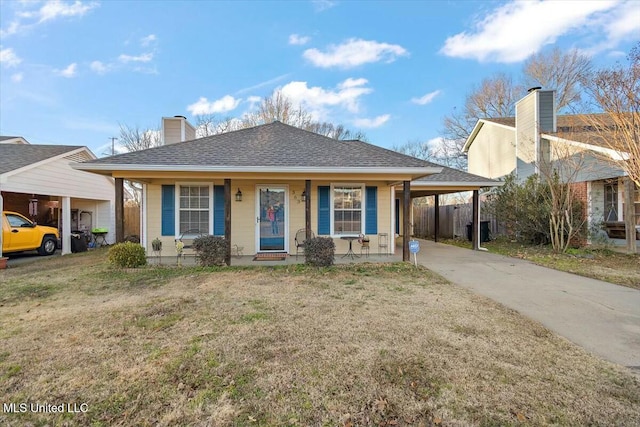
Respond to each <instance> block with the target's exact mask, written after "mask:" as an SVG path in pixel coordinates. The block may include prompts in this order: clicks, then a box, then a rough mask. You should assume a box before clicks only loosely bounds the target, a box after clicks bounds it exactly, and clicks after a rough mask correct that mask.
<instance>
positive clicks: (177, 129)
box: [163, 119, 182, 144]
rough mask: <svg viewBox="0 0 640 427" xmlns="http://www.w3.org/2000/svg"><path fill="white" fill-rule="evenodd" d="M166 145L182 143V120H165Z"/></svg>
mask: <svg viewBox="0 0 640 427" xmlns="http://www.w3.org/2000/svg"><path fill="white" fill-rule="evenodd" d="M163 127H164V143H165V144H175V143H176V142H180V141H182V130H181V126H180V120H174V119H164V120H163Z"/></svg>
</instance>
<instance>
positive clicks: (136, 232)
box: [124, 205, 140, 237]
mask: <svg viewBox="0 0 640 427" xmlns="http://www.w3.org/2000/svg"><path fill="white" fill-rule="evenodd" d="M124 236H125V237H127V236H138V237H140V207H139V206H137V205H125V207H124Z"/></svg>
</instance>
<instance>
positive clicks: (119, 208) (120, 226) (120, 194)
mask: <svg viewBox="0 0 640 427" xmlns="http://www.w3.org/2000/svg"><path fill="white" fill-rule="evenodd" d="M63 230H64V228H63ZM120 242H124V179H122V178H116V243H120ZM63 247H64V246H63Z"/></svg>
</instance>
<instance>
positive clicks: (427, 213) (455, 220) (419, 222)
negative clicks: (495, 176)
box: [413, 202, 502, 239]
mask: <svg viewBox="0 0 640 427" xmlns="http://www.w3.org/2000/svg"><path fill="white" fill-rule="evenodd" d="M483 205H484V203H483V202H480V221H489V233H490V236H497V235H499V234H501V233H502V227H501V226H500V225H499V224H498V221H497V220H496V218H495V217H493V216H492V215H489V214H488V213H486V212H483V211H484V209H483V207H484V206H483ZM434 213H435V207H434V206H424V205H423V206H414V207H413V234H414V235H415V236H416V237H422V238H432V237H433V236H434V233H435V221H434V219H435V215H434ZM472 216H473V205H472V204H471V203H464V204H457V205H446V206H440V218H439V222H440V227H439V232H438V237H440V238H444V239H454V238H464V239H466V238H467V224H469V223H471V218H472Z"/></svg>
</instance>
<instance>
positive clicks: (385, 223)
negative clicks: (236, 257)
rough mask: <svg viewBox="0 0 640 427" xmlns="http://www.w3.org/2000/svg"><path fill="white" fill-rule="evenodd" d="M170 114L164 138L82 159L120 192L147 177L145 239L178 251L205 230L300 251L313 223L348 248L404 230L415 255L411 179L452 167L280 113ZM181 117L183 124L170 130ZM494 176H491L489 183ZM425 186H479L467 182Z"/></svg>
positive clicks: (340, 249) (314, 229)
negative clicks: (213, 119)
mask: <svg viewBox="0 0 640 427" xmlns="http://www.w3.org/2000/svg"><path fill="white" fill-rule="evenodd" d="M163 120H164V122H163V129H164V130H165V132H164V137H163V141H164V143H163V145H161V146H159V147H155V148H150V149H147V150H142V151H138V152H131V153H126V154H119V155H115V156H111V157H106V158H101V159H95V160H91V161H87V162H83V163H80V164H76V165H74V168H76V169H79V170H83V171H87V172H94V173H97V174H103V175H106V176H109V177H113V178H115V180H116V191H118V188H119V187H121V186H122V181H123V180H124V179H127V180H133V181H137V182H140V183H142V187H143V196H142V211H141V217H142V232H141V234H142V236H141V243H142V245H143V246H144V247H145V249H146V251H147V253H148V254H150V253H151V251H152V248H151V242H152V241H153V240H154V239H156V238H158V239H160V240H161V241H162V242H163V255H172V254H175V244H174V242H175V240H176V239H179V238H181V237H188V236H190V235H197V234H199V233H207V234H212V235H217V236H224V237H225V238H226V239H227V240H228V241H229V254H228V257H230V250H231V247H232V245H238V246H240V247H243V248H244V253H245V254H258V253H265V252H266V253H268V252H277V253H288V254H291V253H295V252H296V234H298V233H299V232H300V231H301V230H304V235H311V234H315V235H318V236H327V237H331V238H333V239H334V241H335V243H336V252H337V253H345V252H347V250H348V247H349V244H350V242H349V239H352V238H354V237H357V236H358V235H360V234H364V235H366V236H368V237H369V238H370V245H371V247H372V248H373V250H375V249H376V248H382V250H383V251H384V252H386V253H394V251H395V242H396V238H397V237H398V235H399V236H402V239H403V240H402V241H403V248H404V249H403V256H404V258H405V259H406V260H408V259H409V251H408V241H409V238H410V216H409V215H410V214H409V212H410V210H411V209H410V208H409V207H410V201H411V197H412V195H411V194H412V192H413V191H414V188H413V187H412V181H415V180H417V179H420V178H423V177H428V176H432V175H434V174H438V173H440V172H442V170H443V167H442V166H439V165H436V164H433V163H430V162H427V161H424V160H420V159H417V158H413V157H410V156H406V155H404V154H400V153H397V152H395V151H391V150H387V149H385V148H381V147H378V146H375V145H371V144H368V143H366V142H362V141H357V140H336V139H332V138H328V137H325V136H322V135H319V134H315V133H312V132H308V131H305V130H302V129H299V128H296V127H293V126H289V125H286V124H283V123H280V122H278V121H275V122H273V123H270V124H264V125H260V126H256V127H252V128H248V129H242V130H237V131H234V132H229V133H223V134H219V135H213V136H208V137H204V138H200V139H189V138H193V132H192V130H193V127H192V126H191V125H189V124H188V122H187V121H186V119H185V118H184V117H172V118H166V119H163ZM175 126H178V127H180V128H181V131H179V132H171V134H169V133H168V132H167V129H169V128H172V127H175ZM185 139H187V140H185ZM452 178H455V177H452ZM454 184H455V185H454ZM474 184H478V183H474ZM495 184H496V182H495V181H493V180H489V179H485V180H484V186H487V185H488V186H490V185H495ZM424 185H426V186H427V187H429V186H430V187H431V188H433V189H435V190H437V188H441V189H450V190H452V191H459V190H476V193H477V190H478V189H479V185H472V186H469V185H468V182H466V181H465V182H460V183H457V184H456V183H452V182H441V183H438V182H433V183H428V182H425V183H424ZM435 190H434V191H435ZM423 191H424V188H423ZM118 199H119V197H116V201H118ZM119 209H121V206H120V207H118V208H117V209H116V211H118V210H119ZM116 215H117V214H116Z"/></svg>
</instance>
